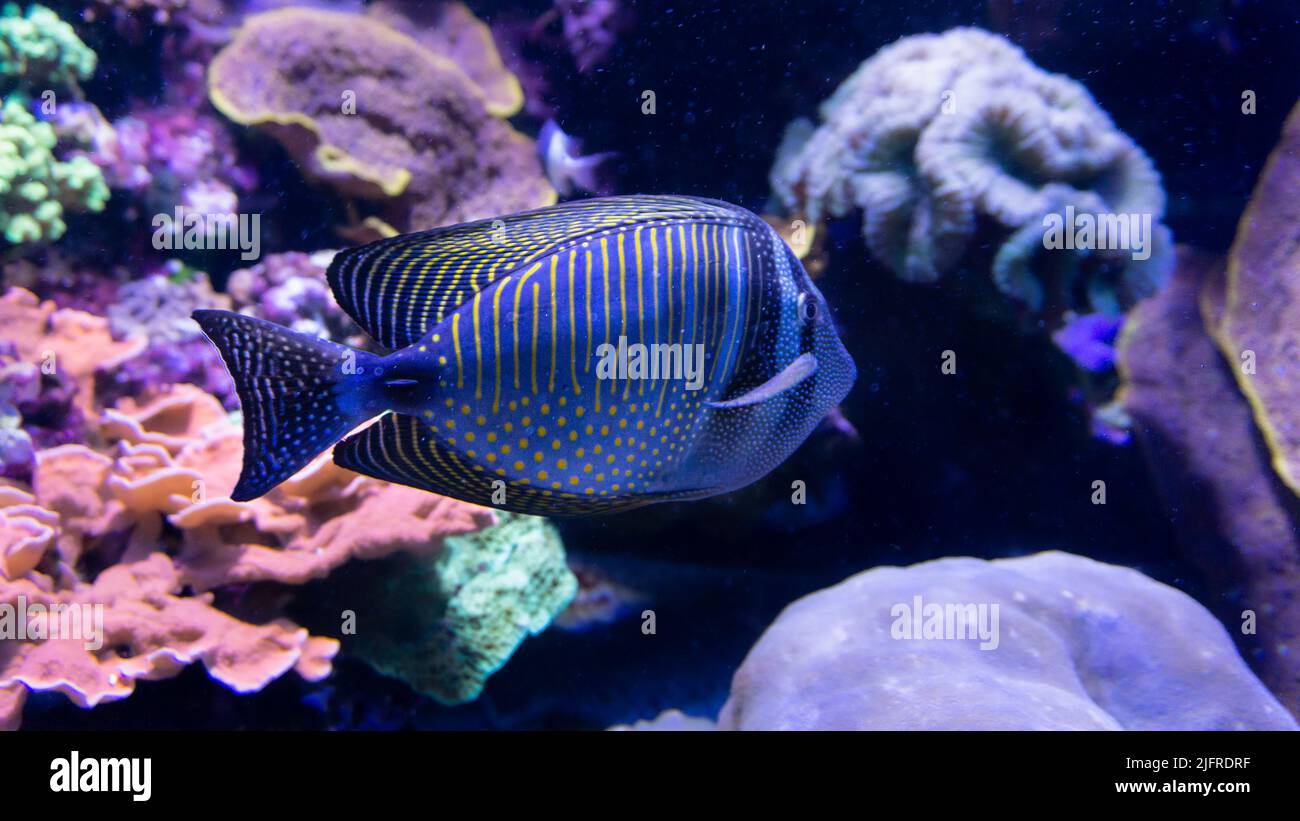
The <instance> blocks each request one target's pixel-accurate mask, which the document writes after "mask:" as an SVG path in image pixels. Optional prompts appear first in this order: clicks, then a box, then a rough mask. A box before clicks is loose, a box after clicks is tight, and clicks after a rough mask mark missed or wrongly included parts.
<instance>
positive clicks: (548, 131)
mask: <svg viewBox="0 0 1300 821" xmlns="http://www.w3.org/2000/svg"><path fill="white" fill-rule="evenodd" d="M537 156H538V159H539V160H540V161H541V163H542V168H543V169H544V170H545V171H546V178H547V179H548V180H550V182H551V185H552V186H554V187H555V190H556V191H557V192H558V193H559V195H560V196H562V197H567V196H569V195H571V194H573V193H575V192H578V191H587V192H589V193H592V194H609V193H612V191H611V190H610V189H611V188H612V186H611V184H610V183H611V180H610V167H609V161H610V160H612V159H614V157H616V156H617V155H616V154H615V153H614V152H612V151H606V152H604V153H602V154H591V155H589V156H585V157H584V156H583V155H582V143H581V142H579V141H578V140H576V139H574V138H573V137H570V136H569V135H568V134H565V133H564V130H563V129H561V128H560V126H559V124H558V123H556V122H555V120H547V121H546V125H544V126H542V130H541V131H540V132H539V133H538V135H537Z"/></svg>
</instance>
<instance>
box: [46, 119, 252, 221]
mask: <svg viewBox="0 0 1300 821" xmlns="http://www.w3.org/2000/svg"><path fill="white" fill-rule="evenodd" d="M62 108H67V109H69V110H68V111H67V112H66V113H64V112H60V115H59V129H60V131H61V133H65V134H69V133H70V134H75V135H76V136H78V137H79V138H80V139H81V141H82V143H83V144H84V145H87V146H88V148H87V149H86V150H84V151H83V152H82V153H83V154H84V155H85V156H86V157H88V158H89V159H90V160H91V161H92V162H94V163H95V165H97V166H99V167H100V169H102V170H103V172H104V177H105V179H106V180H107V181H108V184H109V186H110V187H112V188H115V189H119V190H127V191H132V192H136V193H139V194H141V195H142V196H143V197H144V198H145V201H144V204H145V207H146V208H147V209H149V210H150V211H170V210H171V209H172V208H174V207H175V206H176V205H183V206H185V207H186V208H190V209H193V210H196V211H199V212H202V213H233V212H235V211H237V210H238V208H239V192H247V191H251V190H253V189H254V188H256V186H257V174H256V172H255V171H254V170H253V169H252V168H251V167H250V166H247V165H244V164H242V163H241V162H240V161H239V157H238V154H237V152H236V150H235V144H234V140H233V139H232V138H231V136H230V133H229V132H228V131H227V130H226V128H225V126H224V125H222V123H221V122H220V121H219V120H217V119H216V118H214V117H210V116H208V115H207V114H203V113H200V112H198V111H196V110H194V108H192V107H189V106H185V105H163V106H158V107H154V108H141V109H137V110H136V111H135V112H134V113H132V114H130V115H128V116H126V117H122V118H121V119H119V120H117V121H116V122H114V123H113V124H112V125H111V126H110V125H108V124H107V123H105V122H103V120H102V117H101V118H100V119H99V121H98V122H96V120H95V117H96V116H98V112H94V113H93V114H92V113H91V111H90V110H88V109H87V107H81V108H72V107H71V106H65V107H62ZM90 108H91V109H93V107H90Z"/></svg>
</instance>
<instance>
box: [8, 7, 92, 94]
mask: <svg viewBox="0 0 1300 821" xmlns="http://www.w3.org/2000/svg"><path fill="white" fill-rule="evenodd" d="M95 62H96V57H95V52H93V51H91V50H90V48H89V47H88V46H86V44H85V43H83V42H82V41H81V38H80V37H78V36H77V33H76V32H75V31H73V29H72V26H70V25H68V24H67V23H65V22H63V20H61V19H59V16H58V15H57V14H55V13H54V12H53V11H51V10H50V9H47V8H46V7H44V6H40V5H33V6H30V7H28V9H27V13H26V14H25V15H24V14H23V13H22V12H21V10H20V9H19V7H18V4H16V3H6V4H5V6H4V10H3V12H0V88H3V90H4V91H6V92H8V91H12V90H14V89H15V88H17V89H21V90H23V91H28V92H31V91H40V90H45V89H54V88H71V89H77V88H78V81H79V80H88V79H90V77H91V75H93V74H94V73H95Z"/></svg>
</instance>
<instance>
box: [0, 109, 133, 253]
mask: <svg viewBox="0 0 1300 821" xmlns="http://www.w3.org/2000/svg"><path fill="white" fill-rule="evenodd" d="M57 143H58V137H57V136H56V135H55V133H54V127H53V126H51V125H50V124H49V123H45V122H41V121H40V120H37V119H36V118H35V117H34V116H32V114H31V112H29V111H28V110H27V108H26V107H25V106H24V105H23V103H22V101H21V98H18V97H13V98H10V99H8V100H6V101H5V104H4V108H3V110H2V112H0V234H3V236H4V238H5V240H6V241H7V242H9V243H10V244H12V245H24V244H35V243H42V242H52V241H54V240H56V239H58V238H59V237H61V236H63V233H64V232H65V231H66V230H67V225H65V224H64V222H63V213H64V210H65V209H66V210H69V211H102V210H104V204H105V203H106V202H107V201H108V196H109V192H108V185H107V184H106V183H105V182H104V176H103V174H102V173H101V172H100V170H99V168H98V167H97V166H96V165H95V164H94V163H93V162H91V161H90V160H89V159H87V158H85V157H74V158H72V159H69V160H67V161H61V160H59V159H57V158H56V157H55V155H54V148H55V146H56V145H57Z"/></svg>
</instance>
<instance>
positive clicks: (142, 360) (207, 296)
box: [99, 261, 236, 408]
mask: <svg viewBox="0 0 1300 821" xmlns="http://www.w3.org/2000/svg"><path fill="white" fill-rule="evenodd" d="M226 304H227V303H226V302H225V300H224V298H223V297H221V296H219V295H218V294H216V293H214V292H213V290H212V287H211V285H210V284H209V283H208V278H207V275H206V274H204V273H203V272H201V271H192V270H189V269H187V268H185V267H184V266H183V265H181V264H180V263H178V262H175V261H173V262H170V263H168V265H167V266H166V267H164V269H163V272H162V273H155V274H153V275H151V276H148V277H145V278H144V279H141V280H137V281H135V282H131V283H128V284H126V285H124V286H122V288H121V290H120V291H119V295H118V301H117V302H116V303H115V304H113V305H111V306H109V308H108V319H109V327H110V329H111V330H112V332H113V335H114V336H115V337H118V338H125V337H127V336H131V335H143V336H145V337H146V338H148V340H149V347H148V348H147V349H145V351H144V352H143V353H141V354H140V355H139V356H136V357H133V358H132V359H130V360H128V361H126V362H125V363H123V364H122V365H121V366H120V367H118V368H116V369H114V371H113V372H112V373H111V374H108V375H106V376H101V383H100V386H99V388H100V392H101V394H102V396H103V398H104V402H105V404H112V403H113V402H114V401H116V400H117V399H118V398H121V397H123V396H142V395H147V394H150V393H153V392H155V391H156V390H158V389H160V388H163V387H165V386H167V385H176V384H191V385H197V386H198V387H200V388H202V389H203V390H205V391H207V392H208V393H211V394H213V395H215V396H217V397H218V398H219V399H221V400H222V402H223V404H225V405H226V407H228V408H229V407H234V406H235V404H236V402H235V391H234V385H232V384H231V382H230V376H229V374H227V373H226V369H225V367H224V366H223V365H222V363H221V359H220V356H219V355H218V354H217V352H216V350H215V349H214V348H213V347H212V345H211V344H209V342H208V340H207V338H206V337H204V336H203V334H202V332H201V331H200V330H199V326H198V325H197V323H195V322H194V320H193V319H191V318H190V314H192V313H193V312H194V311H195V310H197V309H200V308H214V307H225V306H226Z"/></svg>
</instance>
